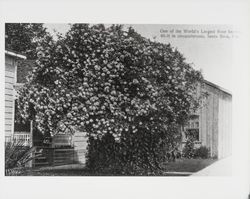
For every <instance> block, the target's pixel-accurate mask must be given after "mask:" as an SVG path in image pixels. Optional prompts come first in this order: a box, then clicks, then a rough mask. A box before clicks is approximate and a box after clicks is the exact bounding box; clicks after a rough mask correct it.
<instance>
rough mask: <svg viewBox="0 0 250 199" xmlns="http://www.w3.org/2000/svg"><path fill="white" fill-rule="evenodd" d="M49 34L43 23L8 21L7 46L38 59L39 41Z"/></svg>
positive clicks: (6, 26)
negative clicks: (37, 48)
mask: <svg viewBox="0 0 250 199" xmlns="http://www.w3.org/2000/svg"><path fill="white" fill-rule="evenodd" d="M47 36H49V34H48V32H46V29H45V28H44V27H43V24H41V23H6V24H5V48H6V49H11V50H13V51H16V52H18V53H23V54H25V55H26V56H27V58H28V59H36V58H37V56H36V47H37V44H38V41H39V40H40V39H43V38H44V37H47Z"/></svg>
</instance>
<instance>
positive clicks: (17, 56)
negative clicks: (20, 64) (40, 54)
mask: <svg viewBox="0 0 250 199" xmlns="http://www.w3.org/2000/svg"><path fill="white" fill-rule="evenodd" d="M5 54H7V55H9V56H12V57H16V58H18V59H27V57H26V56H25V55H22V54H19V53H15V52H13V51H10V50H5Z"/></svg>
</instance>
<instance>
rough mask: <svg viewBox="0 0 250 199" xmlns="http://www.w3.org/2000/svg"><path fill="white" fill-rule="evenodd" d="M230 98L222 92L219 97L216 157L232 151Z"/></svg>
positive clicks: (227, 154)
mask: <svg viewBox="0 0 250 199" xmlns="http://www.w3.org/2000/svg"><path fill="white" fill-rule="evenodd" d="M231 101H232V98H231V96H229V95H226V94H224V93H222V94H221V97H220V99H219V118H218V121H219V127H218V128H219V134H218V151H219V153H218V157H219V158H223V157H227V156H229V155H231V153H232V103H231Z"/></svg>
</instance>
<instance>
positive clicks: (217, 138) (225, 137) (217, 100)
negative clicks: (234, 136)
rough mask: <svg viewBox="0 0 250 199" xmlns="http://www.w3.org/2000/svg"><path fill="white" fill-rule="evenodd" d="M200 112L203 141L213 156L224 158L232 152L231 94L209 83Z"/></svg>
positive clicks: (205, 88) (204, 88) (206, 85)
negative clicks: (206, 95)
mask: <svg viewBox="0 0 250 199" xmlns="http://www.w3.org/2000/svg"><path fill="white" fill-rule="evenodd" d="M203 91H205V92H207V93H208V97H207V98H206V100H205V103H204V104H203V106H202V108H201V109H200V111H199V114H200V119H199V122H200V136H201V143H202V145H203V146H206V147H208V148H209V149H210V156H211V157H218V158H223V157H226V156H228V155H230V154H231V119H230V118H231V117H232V115H231V114H232V113H231V103H232V102H231V94H229V93H226V92H224V91H222V90H220V89H219V88H217V87H214V86H212V85H209V84H205V86H204V87H203Z"/></svg>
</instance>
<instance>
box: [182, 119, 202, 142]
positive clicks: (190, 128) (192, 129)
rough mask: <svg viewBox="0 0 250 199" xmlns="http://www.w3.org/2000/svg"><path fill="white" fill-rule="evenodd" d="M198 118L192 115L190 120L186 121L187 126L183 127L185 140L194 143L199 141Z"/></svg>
mask: <svg viewBox="0 0 250 199" xmlns="http://www.w3.org/2000/svg"><path fill="white" fill-rule="evenodd" d="M199 126H200V125H199V116H198V115H192V116H190V120H189V121H188V123H187V125H186V126H185V128H184V129H185V136H186V139H190V138H193V139H194V140H195V141H199V140H200V136H199Z"/></svg>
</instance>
